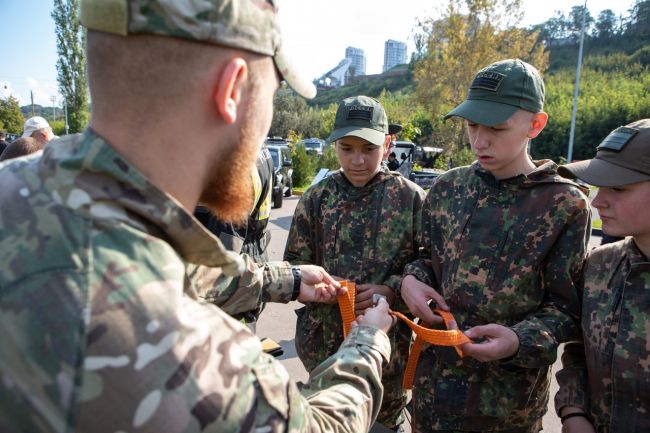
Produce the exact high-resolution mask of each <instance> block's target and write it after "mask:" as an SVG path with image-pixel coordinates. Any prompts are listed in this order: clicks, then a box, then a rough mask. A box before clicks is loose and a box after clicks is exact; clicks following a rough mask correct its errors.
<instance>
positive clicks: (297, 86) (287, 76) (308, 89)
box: [273, 49, 316, 99]
mask: <svg viewBox="0 0 650 433" xmlns="http://www.w3.org/2000/svg"><path fill="white" fill-rule="evenodd" d="M273 61H274V62H275V67H276V68H278V71H279V72H280V75H281V76H282V79H283V80H284V81H286V82H287V84H288V85H289V87H291V88H292V89H293V90H295V91H296V93H297V94H299V95H300V96H302V97H304V98H307V99H312V98H313V97H314V96H316V86H315V85H314V83H312V82H311V81H309V80H307V79H305V78H304V77H303V76H302V75H301V74H299V73H298V72H297V71H296V69H295V68H294V67H293V66H292V65H293V63H292V62H291V61H290V60H289V57H288V56H287V54H286V53H285V52H284V51H283V50H282V49H280V51H278V52H277V53H276V54H275V56H273Z"/></svg>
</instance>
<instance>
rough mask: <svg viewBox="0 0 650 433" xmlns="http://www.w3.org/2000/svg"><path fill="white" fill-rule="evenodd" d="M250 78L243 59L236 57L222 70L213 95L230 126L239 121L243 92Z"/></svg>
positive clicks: (218, 109)
mask: <svg viewBox="0 0 650 433" xmlns="http://www.w3.org/2000/svg"><path fill="white" fill-rule="evenodd" d="M247 78H248V64H247V63H246V60H244V59H242V58H241V57H234V58H232V59H230V60H228V61H227V62H225V63H224V65H223V67H222V68H221V74H220V75H219V78H218V82H217V86H216V89H215V91H214V95H213V101H214V105H215V107H216V108H217V111H218V112H219V114H221V117H222V118H223V120H225V121H226V123H228V124H232V123H235V121H237V109H238V107H239V103H240V102H241V92H242V88H243V86H244V83H245V82H246V79H247Z"/></svg>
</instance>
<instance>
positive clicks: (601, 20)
mask: <svg viewBox="0 0 650 433" xmlns="http://www.w3.org/2000/svg"><path fill="white" fill-rule="evenodd" d="M616 21H617V18H616V14H615V13H614V11H613V10H611V9H605V10H603V11H600V14H598V20H597V21H596V32H595V36H596V37H598V38H601V39H610V38H611V37H613V36H614V35H615V34H616V33H617V30H616Z"/></svg>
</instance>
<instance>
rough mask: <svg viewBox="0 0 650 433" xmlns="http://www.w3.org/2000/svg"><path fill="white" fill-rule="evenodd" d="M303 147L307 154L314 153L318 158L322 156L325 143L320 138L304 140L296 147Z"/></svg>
mask: <svg viewBox="0 0 650 433" xmlns="http://www.w3.org/2000/svg"><path fill="white" fill-rule="evenodd" d="M301 145H302V146H305V150H306V151H307V152H311V153H315V154H316V155H318V156H323V151H325V146H327V141H325V140H323V139H321V138H306V139H304V140H300V141H299V142H298V146H301Z"/></svg>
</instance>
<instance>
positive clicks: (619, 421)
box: [555, 119, 650, 433]
mask: <svg viewBox="0 0 650 433" xmlns="http://www.w3.org/2000/svg"><path fill="white" fill-rule="evenodd" d="M559 173H560V174H561V175H562V176H567V177H570V178H575V177H577V178H579V179H580V180H582V181H584V182H587V183H589V184H592V185H596V186H598V187H600V188H599V190H598V194H596V197H595V198H594V200H593V201H592V203H591V204H592V205H593V206H594V207H595V208H596V209H598V212H599V214H600V219H601V220H602V223H603V232H605V233H607V234H608V235H611V236H628V237H627V238H625V239H623V240H621V241H618V242H615V243H611V244H608V245H603V246H601V247H599V248H596V249H594V250H591V251H590V253H589V257H588V259H587V261H586V264H585V267H584V270H583V279H582V283H581V284H579V286H578V288H579V292H578V293H579V295H580V297H581V299H582V316H581V317H582V318H581V324H582V333H583V338H582V339H581V340H579V341H575V342H571V343H568V344H567V345H566V346H565V348H564V353H563V355H562V364H563V367H564V368H563V369H562V370H560V371H559V372H558V373H557V381H558V384H559V385H560V390H559V391H558V393H557V394H556V396H555V410H556V411H557V413H558V415H560V416H561V418H562V431H563V432H566V433H571V432H608V433H617V432H621V433H622V432H625V433H631V432H647V431H650V370H649V369H648V364H649V360H650V349H649V347H650V335H649V330H648V324H649V323H650V259H649V257H650V206H648V204H649V203H650V119H643V120H639V121H637V122H634V123H631V124H629V125H627V126H622V127H620V128H617V129H615V130H614V131H612V133H611V134H610V135H608V136H607V138H605V140H604V141H603V142H602V143H600V145H599V146H598V151H597V153H596V157H595V158H594V159H590V160H587V161H580V162H576V163H573V164H568V165H565V166H562V167H560V169H559Z"/></svg>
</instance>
